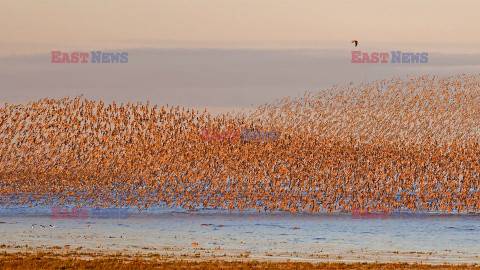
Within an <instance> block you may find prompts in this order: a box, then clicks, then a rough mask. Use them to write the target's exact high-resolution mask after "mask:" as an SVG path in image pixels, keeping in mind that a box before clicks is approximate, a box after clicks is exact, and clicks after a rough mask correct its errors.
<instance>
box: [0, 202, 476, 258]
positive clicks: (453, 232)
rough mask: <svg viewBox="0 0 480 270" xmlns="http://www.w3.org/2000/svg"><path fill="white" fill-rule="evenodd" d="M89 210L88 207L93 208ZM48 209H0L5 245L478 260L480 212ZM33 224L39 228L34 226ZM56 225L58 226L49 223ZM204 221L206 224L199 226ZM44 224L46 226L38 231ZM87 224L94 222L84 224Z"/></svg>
mask: <svg viewBox="0 0 480 270" xmlns="http://www.w3.org/2000/svg"><path fill="white" fill-rule="evenodd" d="M89 209H90V210H91V208H89ZM51 215H52V211H51V208H49V207H35V208H28V207H14V208H0V222H4V223H1V224H0V236H1V237H0V239H1V240H0V244H6V245H29V246H42V245H46V246H48V245H54V244H58V245H73V246H75V245H81V246H85V247H88V246H94V245H95V244H96V243H97V242H102V246H106V247H108V248H109V249H112V250H115V249H118V250H134V249H135V248H141V247H149V248H156V249H158V250H161V249H165V248H166V247H173V248H183V247H189V246H190V243H192V242H198V243H201V245H203V247H205V248H210V249H213V248H215V247H217V246H221V247H222V249H223V250H229V249H232V250H246V251H255V252H257V253H259V252H263V251H271V252H276V253H282V252H292V251H294V252H297V253H305V254H313V253H315V254H321V253H322V252H323V253H325V252H329V253H336V254H347V253H349V252H350V253H358V252H364V253H368V252H371V253H375V252H380V253H385V252H391V253H394V252H404V253H433V254H437V255H438V256H440V255H443V258H442V261H445V262H449V260H454V259H455V258H453V256H457V257H460V258H462V260H463V261H475V262H478V256H479V255H480V215H478V214H438V213H437V214H420V215H419V214H413V213H410V214H402V215H392V216H391V217H390V218H387V219H352V215H351V214H349V213H333V214H328V213H314V214H312V213H289V212H273V213H264V212H262V213H259V212H254V211H249V212H238V211H235V212H229V211H224V210H199V211H187V210H184V209H180V208H152V209H148V210H142V211H138V210H136V209H129V210H128V216H127V218H116V219H114V218H105V219H101V218H100V219H99V218H96V219H94V218H87V219H52V218H51ZM32 224H34V228H33V229H32V228H31V225H32ZM50 224H52V226H55V227H54V228H49V227H48V226H49V225H50ZM202 224H203V225H202ZM40 225H44V226H46V228H44V229H39V226H40ZM87 225H90V226H91V227H90V228H89V229H87V228H86V226H87Z"/></svg>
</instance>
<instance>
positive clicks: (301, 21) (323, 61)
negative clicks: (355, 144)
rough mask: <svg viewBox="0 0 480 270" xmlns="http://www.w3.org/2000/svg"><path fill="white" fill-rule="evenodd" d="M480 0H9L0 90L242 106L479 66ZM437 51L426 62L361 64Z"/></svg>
mask: <svg viewBox="0 0 480 270" xmlns="http://www.w3.org/2000/svg"><path fill="white" fill-rule="evenodd" d="M479 11H480V1H478V0H471V1H468V0H463V1H461V0H458V1H453V0H450V1H445V0H402V1H388V0H376V1H373V0H362V1H360V0H355V1H353V0H352V1H345V0H332V1H321V0H312V1H306V0H295V1H282V0H225V1H218V0H204V1H200V0H192V1H181V0H169V1H145V0H131V1H127V0H111V1H108V0H92V1H86V0H84V1H74V0H54V1H41V0H0V102H1V101H3V102H9V103H25V102H28V101H32V100H37V99H39V98H45V97H49V98H61V97H65V96H75V95H80V94H85V96H86V97H88V98H91V99H103V100H105V101H112V100H118V101H130V102H135V101H146V100H150V101H151V103H155V104H166V103H169V104H174V105H177V104H178V105H182V106H190V107H202V106H209V107H212V106H213V107H228V108H230V107H240V106H249V105H251V104H254V105H258V104H259V103H263V102H271V101H273V100H274V99H275V98H277V97H284V96H295V95H297V94H299V93H302V92H303V91H306V90H310V91H315V90H318V89H322V88H326V87H331V86H332V85H333V84H341V85H342V84H343V85H346V84H347V83H349V82H350V81H356V82H359V81H363V80H365V79H366V80H375V79H383V78H385V79H389V78H391V77H392V76H406V75H407V74H408V75H418V74H421V73H432V74H457V73H477V74H478V72H479V71H480V15H479ZM352 39H357V40H359V42H360V43H359V46H358V47H357V48H356V49H358V50H361V51H363V52H374V51H380V52H390V51H392V50H395V51H397V50H401V51H407V52H428V53H429V63H428V64H421V65H420V64H417V65H403V64H399V65H394V64H389V65H378V64H352V63H350V52H351V50H354V49H355V48H354V47H353V44H351V43H350V42H351V40H352ZM53 50H59V51H63V52H66V51H70V52H73V51H76V52H90V51H94V50H103V51H105V50H110V51H114V52H124V51H126V52H128V53H129V61H128V63H127V64H124V65H119V64H100V65H92V64H51V63H50V60H51V55H50V52H51V51H53Z"/></svg>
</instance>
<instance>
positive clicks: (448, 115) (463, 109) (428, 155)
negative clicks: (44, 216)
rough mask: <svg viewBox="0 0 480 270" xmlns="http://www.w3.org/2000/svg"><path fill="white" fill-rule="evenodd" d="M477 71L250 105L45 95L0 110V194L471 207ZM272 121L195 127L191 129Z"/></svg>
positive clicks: (235, 206) (117, 202)
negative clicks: (220, 136)
mask: <svg viewBox="0 0 480 270" xmlns="http://www.w3.org/2000/svg"><path fill="white" fill-rule="evenodd" d="M478 78H479V77H478V76H473V75H458V76H452V77H438V76H421V77H414V78H410V79H399V78H393V79H391V80H388V81H387V80H382V81H375V82H372V83H362V84H358V85H355V84H350V85H348V87H344V88H337V87H333V88H331V89H326V90H322V91H318V92H309V93H306V94H305V95H303V96H301V97H296V98H285V99H282V100H278V101H276V102H274V103H272V104H267V105H264V106H261V107H259V108H258V109H256V110H255V111H254V112H253V113H249V114H246V113H245V114H237V115H229V114H227V115H221V116H217V117H212V116H211V115H209V114H208V113H207V112H203V113H200V112H197V111H193V110H188V109H180V108H178V107H176V108H175V107H171V106H166V107H162V108H159V107H157V106H154V107H151V106H149V104H141V103H139V104H126V105H124V104H122V105H118V104H115V103H113V104H108V105H107V104H104V103H103V102H101V101H89V100H86V99H82V98H81V97H77V98H75V99H69V98H65V99H61V100H51V99H44V100H39V101H37V102H35V103H29V104H28V105H8V104H7V105H5V107H4V108H3V109H0V115H1V119H0V189H1V190H0V192H1V197H0V198H1V200H0V202H1V204H2V205H15V204H27V205H37V204H47V205H49V204H71V203H73V204H75V205H77V206H79V207H81V206H86V205H88V206H104V207H107V206H108V207H112V206H136V207H138V208H139V209H144V208H147V207H150V206H156V205H164V206H181V207H184V208H188V209H194V208H222V209H230V210H244V209H256V210H266V211H273V210H287V211H351V210H353V209H368V210H379V209H381V210H389V211H393V210H397V209H403V210H405V209H408V210H428V211H445V212H452V211H459V212H466V211H475V212H478V211H479V209H480V196H479V195H480V191H479V187H480V185H479V183H480V180H479V172H480V163H479V157H480V144H479V138H480V129H479V128H480V110H479V109H478V108H479V104H480V82H479V80H478ZM205 129H209V130H216V131H217V132H218V133H221V132H224V133H225V134H227V133H229V132H230V133H231V132H240V131H241V130H244V129H254V130H260V131H272V130H275V131H279V137H278V140H276V141H272V140H263V141H248V140H240V139H238V140H231V139H228V140H209V141H206V140H202V136H201V132H202V130H205Z"/></svg>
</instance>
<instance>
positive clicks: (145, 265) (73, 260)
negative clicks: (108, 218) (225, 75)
mask: <svg viewBox="0 0 480 270" xmlns="http://www.w3.org/2000/svg"><path fill="white" fill-rule="evenodd" d="M478 268H479V267H478V266H476V265H456V266H455V265H426V264H407V263H315V264H312V263H308V262H260V261H246V262H245V261H243V262H239V261H233V262H228V261H221V260H216V261H198V262H193V261H182V260H174V261H160V260H152V259H148V258H142V257H135V258H133V259H132V260H128V261H125V260H122V259H119V258H118V257H115V256H104V257H95V258H93V259H79V258H78V257H77V256H76V255H74V254H69V255H59V254H53V253H50V254H45V253H38V254H27V253H26V254H21V253H17V254H9V253H3V254H0V269H115V270H121V269H478Z"/></svg>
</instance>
